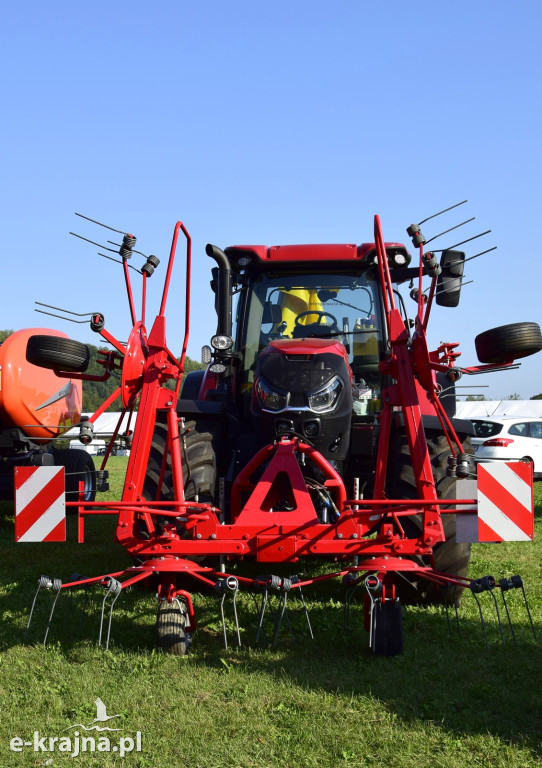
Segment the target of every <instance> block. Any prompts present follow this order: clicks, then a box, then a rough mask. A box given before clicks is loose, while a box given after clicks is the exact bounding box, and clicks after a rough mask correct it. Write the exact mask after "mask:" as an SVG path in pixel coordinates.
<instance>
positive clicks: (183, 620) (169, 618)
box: [156, 598, 190, 656]
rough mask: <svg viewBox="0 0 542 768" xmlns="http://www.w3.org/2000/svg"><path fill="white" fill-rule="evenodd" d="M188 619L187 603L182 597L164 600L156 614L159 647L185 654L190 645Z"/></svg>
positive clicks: (175, 654) (178, 654) (173, 652)
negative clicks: (187, 627)
mask: <svg viewBox="0 0 542 768" xmlns="http://www.w3.org/2000/svg"><path fill="white" fill-rule="evenodd" d="M187 619H188V612H187V610H186V603H185V602H184V600H183V599H182V598H176V599H175V600H173V601H172V602H171V603H169V602H168V601H167V600H163V601H162V602H161V603H160V605H159V606H158V614H157V616H156V645H157V647H158V648H160V649H161V650H163V651H165V652H166V653H171V654H173V655H174V656H185V655H186V654H187V653H188V649H189V647H190V638H189V636H188V635H187V632H186V625H187V623H188V621H187Z"/></svg>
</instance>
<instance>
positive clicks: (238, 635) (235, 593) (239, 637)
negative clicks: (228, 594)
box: [232, 580, 241, 648]
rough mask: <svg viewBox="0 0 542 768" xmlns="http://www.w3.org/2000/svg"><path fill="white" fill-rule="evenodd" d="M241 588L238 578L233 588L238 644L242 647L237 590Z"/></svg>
mask: <svg viewBox="0 0 542 768" xmlns="http://www.w3.org/2000/svg"><path fill="white" fill-rule="evenodd" d="M238 589H239V582H238V581H237V580H236V586H235V589H234V590H233V594H232V601H233V616H234V618H235V631H236V633H237V644H238V645H239V648H240V647H241V632H240V629H239V618H238V616H237V591H238Z"/></svg>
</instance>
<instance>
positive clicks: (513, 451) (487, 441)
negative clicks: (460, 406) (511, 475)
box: [471, 416, 542, 475]
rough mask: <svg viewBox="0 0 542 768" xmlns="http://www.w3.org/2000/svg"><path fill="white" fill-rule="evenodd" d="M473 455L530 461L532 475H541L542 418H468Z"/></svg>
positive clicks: (487, 459) (485, 457)
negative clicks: (473, 434)
mask: <svg viewBox="0 0 542 768" xmlns="http://www.w3.org/2000/svg"><path fill="white" fill-rule="evenodd" d="M471 421H472V423H473V425H474V430H475V432H476V437H472V438H471V440H472V444H473V446H474V459H475V461H476V462H482V461H484V462H485V461H515V460H520V461H532V462H533V465H534V466H533V472H534V474H535V475H542V420H541V419H536V418H524V419H522V418H518V417H508V418H493V417H491V416H488V418H487V419H471Z"/></svg>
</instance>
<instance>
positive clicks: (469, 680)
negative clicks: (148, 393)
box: [0, 518, 542, 757]
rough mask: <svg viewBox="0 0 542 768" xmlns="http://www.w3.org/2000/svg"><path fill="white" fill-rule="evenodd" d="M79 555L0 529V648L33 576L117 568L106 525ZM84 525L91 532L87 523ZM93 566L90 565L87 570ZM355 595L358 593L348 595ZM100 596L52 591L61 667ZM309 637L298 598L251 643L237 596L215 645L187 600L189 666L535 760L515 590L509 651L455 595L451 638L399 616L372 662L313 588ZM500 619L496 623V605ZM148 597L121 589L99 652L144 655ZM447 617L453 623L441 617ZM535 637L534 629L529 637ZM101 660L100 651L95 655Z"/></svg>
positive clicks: (539, 719)
mask: <svg viewBox="0 0 542 768" xmlns="http://www.w3.org/2000/svg"><path fill="white" fill-rule="evenodd" d="M68 523H69V525H68V529H69V530H68V538H69V539H70V540H71V541H72V542H73V541H74V539H75V536H74V529H75V521H74V520H69V521H68ZM91 523H92V524H89V526H88V529H87V537H86V539H87V541H86V545H85V546H84V547H78V546H77V545H76V544H72V545H62V544H49V545H32V544H28V545H15V544H14V542H13V523H12V520H10V519H9V518H6V519H4V520H2V521H0V546H1V552H2V572H1V577H0V615H1V616H2V617H3V620H2V626H1V629H0V647H3V648H8V647H13V646H20V645H22V644H23V643H24V640H23V637H24V629H25V626H26V620H27V617H28V611H29V609H30V605H31V603H32V599H33V597H34V594H35V590H36V585H37V579H38V577H39V576H40V575H41V574H47V575H48V576H50V577H59V578H61V579H62V580H63V581H64V582H66V581H67V580H68V579H69V578H70V577H71V574H72V573H74V572H78V573H83V574H86V575H89V576H94V575H99V573H104V574H105V573H109V572H113V571H117V570H120V569H121V568H122V567H126V566H127V565H129V564H130V563H129V561H128V559H127V556H126V553H125V552H124V550H123V549H122V548H121V547H119V546H117V545H115V544H113V543H112V542H113V528H114V525H113V521H112V520H110V519H108V518H102V519H99V520H96V521H91ZM93 523H96V525H93ZM97 566H99V567H97ZM360 591H361V590H360ZM103 597H104V592H103V590H101V589H100V588H99V587H92V588H91V589H89V590H77V591H75V592H74V593H73V594H72V595H69V594H67V593H62V594H61V596H60V598H59V601H58V603H57V606H56V609H55V615H54V620H53V622H52V624H51V629H50V633H49V642H50V643H54V644H56V643H60V644H61V646H62V648H63V649H64V653H65V654H66V658H67V660H68V661H69V659H70V655H71V654H72V653H73V652H76V653H80V652H81V648H82V647H83V648H84V647H85V645H89V644H92V645H96V643H97V641H98V633H99V627H100V616H101V611H102V606H103ZM305 597H306V600H307V604H308V605H309V617H310V621H311V626H312V628H313V631H314V635H315V639H314V640H312V639H311V637H310V633H309V630H308V625H307V622H306V617H305V613H304V609H303V605H302V603H301V601H300V600H299V599H298V598H297V597H295V596H294V595H293V593H292V597H291V599H290V600H289V603H288V605H289V607H290V610H289V612H288V619H289V620H290V623H291V629H292V634H293V639H292V635H291V634H290V631H289V625H288V621H287V620H286V619H285V620H284V621H283V623H282V627H281V630H280V633H279V637H278V644H277V647H276V648H275V647H274V645H273V642H272V641H273V633H274V626H273V609H275V610H276V609H277V608H278V602H277V598H276V597H275V598H274V603H273V605H271V606H270V608H269V610H268V611H267V612H266V615H265V620H264V624H263V628H262V633H261V638H260V642H259V643H258V644H256V642H255V640H256V634H257V630H258V618H259V607H260V596H258V595H251V594H249V593H243V594H239V598H238V601H237V604H236V605H237V608H238V612H239V624H240V627H241V632H242V641H243V647H242V648H240V649H239V648H237V647H236V633H235V623H234V620H233V603H232V600H231V598H228V600H226V601H225V603H224V608H225V614H226V619H227V621H226V629H227V637H228V642H229V648H228V650H225V649H224V643H223V636H222V623H221V619H220V598H218V597H217V596H216V595H214V594H209V593H201V594H196V595H195V598H194V600H195V605H196V611H197V618H198V624H199V628H198V631H197V633H196V635H195V637H194V643H193V647H192V653H191V657H190V660H189V664H190V665H199V664H200V665H205V666H206V667H209V668H215V669H217V670H220V672H221V673H227V670H228V667H229V666H235V668H236V669H239V670H241V671H242V672H243V673H246V674H252V673H260V674H261V673H264V674H268V675H270V676H272V677H278V678H285V679H287V680H289V681H291V682H292V684H295V685H298V686H301V687H302V688H304V689H307V690H316V691H324V692H326V693H329V694H331V695H345V696H370V697H372V698H374V699H378V700H379V701H381V702H383V703H384V704H385V706H386V707H387V708H388V709H389V710H390V711H391V712H393V713H395V714H396V715H397V717H399V718H400V719H401V720H402V721H404V722H405V723H407V724H409V723H415V722H418V721H424V722H429V723H436V724H438V726H439V727H441V728H445V729H446V730H448V731H449V732H451V733H454V734H458V735H465V734H488V733H489V734H492V735H494V736H497V737H499V738H502V739H505V740H507V741H510V742H512V743H517V744H525V745H527V746H529V747H530V748H531V749H532V750H533V751H534V752H535V753H536V754H538V755H540V756H541V757H542V747H541V735H542V710H541V705H540V695H539V694H540V690H541V688H542V647H541V645H540V641H539V642H536V641H535V640H534V639H533V636H532V632H531V628H530V625H529V621H528V617H527V615H526V613H525V611H524V608H523V605H522V603H521V601H520V599H519V597H520V596H519V594H518V593H516V594H514V595H512V596H511V597H510V598H509V607H510V612H511V615H512V619H513V622H514V627H515V630H516V635H517V645H515V644H514V642H513V639H512V637H511V634H510V630H509V628H508V627H507V626H504V629H503V631H504V636H505V644H504V645H503V644H502V641H501V637H500V632H499V628H498V625H497V623H496V621H495V610H494V607H493V605H492V602H491V597H490V595H484V596H482V597H483V598H484V599H483V601H482V604H483V608H484V616H485V618H486V622H487V637H488V643H489V648H486V645H485V642H484V635H483V631H482V628H481V624H480V622H479V620H478V613H477V606H476V604H475V603H474V598H473V596H472V595H470V594H467V595H466V596H465V598H464V600H463V606H462V608H461V610H460V617H461V619H460V633H459V634H458V633H457V630H456V628H455V626H454V624H453V621H452V632H451V634H450V632H449V626H448V622H447V618H446V614H445V612H444V610H443V609H442V608H437V607H429V608H418V607H408V608H405V609H404V653H403V654H402V655H400V656H395V657H392V658H385V657H376V656H374V655H373V653H372V652H371V651H370V649H369V648H368V635H367V633H366V632H365V630H364V627H363V607H362V605H361V603H354V604H353V605H352V608H351V612H350V622H349V623H350V627H349V631H346V629H345V623H344V613H343V606H342V599H343V597H344V588H343V587H342V585H341V584H340V583H339V582H334V583H333V586H330V585H326V587H324V588H323V589H318V588H316V587H315V588H313V589H311V590H306V593H305ZM52 600H53V596H52V594H51V593H50V592H49V593H47V592H45V593H42V594H40V600H39V603H38V605H37V608H36V613H35V616H34V620H33V623H32V626H31V631H30V633H29V636H28V639H27V642H28V643H30V644H34V643H40V642H42V640H43V635H44V632H45V627H46V625H47V621H48V617H49V612H50V608H51V605H52ZM109 605H110V603H109V602H106V605H105V610H104V623H103V627H102V643H105V640H106V636H107V631H108V621H109ZM499 607H500V609H501V614H502V618H503V621H505V620H506V617H505V614H504V613H503V611H502V604H501V605H500V606H499ZM155 608H156V600H155V597H154V595H153V593H152V591H151V590H144V589H142V588H134V589H131V590H130V591H127V592H126V593H122V594H121V596H120V598H119V600H118V603H117V604H116V605H115V610H114V614H113V620H112V627H111V652H112V653H115V652H116V651H118V652H122V653H128V654H134V655H135V654H141V653H143V654H145V653H149V652H150V651H151V650H152V649H153V647H154V639H155V634H154V615H155ZM452 620H453V616H452ZM539 632H540V630H539ZM104 653H105V650H104Z"/></svg>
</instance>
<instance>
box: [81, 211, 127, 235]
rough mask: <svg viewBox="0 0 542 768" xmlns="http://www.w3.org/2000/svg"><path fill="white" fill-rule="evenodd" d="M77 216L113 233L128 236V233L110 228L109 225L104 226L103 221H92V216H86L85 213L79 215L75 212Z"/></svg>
mask: <svg viewBox="0 0 542 768" xmlns="http://www.w3.org/2000/svg"><path fill="white" fill-rule="evenodd" d="M75 215H76V216H79V217H80V218H81V219H86V220H87V221H91V222H92V223H93V224H98V225H99V226H100V227H105V229H109V230H111V232H117V233H118V234H119V235H127V234H128V232H124V231H123V230H122V229H114V228H113V227H110V226H109V225H108V224H103V223H102V222H101V221H97V220H96V219H91V218H90V216H85V215H84V214H83V213H77V211H75Z"/></svg>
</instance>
